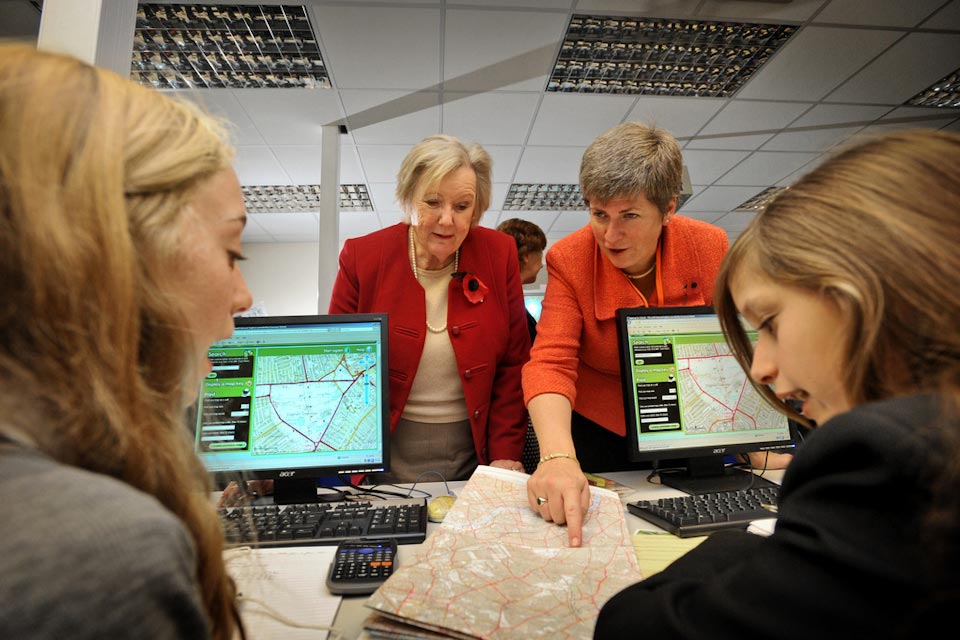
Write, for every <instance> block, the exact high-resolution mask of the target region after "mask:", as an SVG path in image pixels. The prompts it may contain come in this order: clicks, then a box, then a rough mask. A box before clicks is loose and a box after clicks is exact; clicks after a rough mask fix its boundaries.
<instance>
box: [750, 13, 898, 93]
mask: <svg viewBox="0 0 960 640" xmlns="http://www.w3.org/2000/svg"><path fill="white" fill-rule="evenodd" d="M900 35H902V34H901V32H899V31H881V30H877V29H869V30H868V29H835V28H827V27H807V28H806V29H803V30H802V31H800V32H799V33H797V34H796V35H794V36H793V38H792V39H791V40H790V41H789V42H788V43H787V44H786V46H784V47H783V49H781V50H780V52H779V53H777V54H776V55H775V56H774V58H773V59H772V60H771V61H770V62H768V63H767V64H766V65H764V66H763V67H762V68H761V69H760V71H758V72H757V73H756V74H755V75H754V76H753V77H752V78H751V79H750V80H749V81H748V82H747V84H746V86H744V87H743V89H741V90H740V92H739V93H738V94H737V98H760V99H766V100H769V99H771V98H775V99H779V100H819V99H820V98H822V97H823V96H825V95H827V94H828V93H830V91H832V90H833V89H835V88H836V87H837V86H839V85H840V84H841V83H842V82H843V81H845V80H846V79H847V78H849V77H850V76H851V75H852V74H853V73H855V72H856V71H857V70H858V69H860V68H861V67H863V65H865V64H867V62H869V61H870V60H872V59H873V58H874V57H875V56H877V55H878V54H879V53H880V52H881V51H883V50H884V49H886V48H887V47H889V46H890V45H891V44H893V42H894V41H895V40H896V39H897V38H898V37H899V36H900Z"/></svg>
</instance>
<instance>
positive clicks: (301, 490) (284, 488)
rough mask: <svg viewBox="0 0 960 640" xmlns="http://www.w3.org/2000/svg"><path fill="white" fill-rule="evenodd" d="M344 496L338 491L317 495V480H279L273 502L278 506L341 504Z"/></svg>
mask: <svg viewBox="0 0 960 640" xmlns="http://www.w3.org/2000/svg"><path fill="white" fill-rule="evenodd" d="M324 489H327V488H326V487H324ZM343 495H344V494H343V492H342V491H338V490H336V489H330V490H325V491H324V492H323V493H317V479H316V478H278V479H277V480H275V481H274V483H273V501H274V502H275V503H276V504H298V503H304V502H339V501H341V500H343Z"/></svg>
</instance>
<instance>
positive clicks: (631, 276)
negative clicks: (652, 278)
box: [623, 260, 657, 280]
mask: <svg viewBox="0 0 960 640" xmlns="http://www.w3.org/2000/svg"><path fill="white" fill-rule="evenodd" d="M656 268H657V261H656V260H654V261H653V264H652V265H650V268H649V269H647V270H646V271H644V272H643V273H638V274H636V275H634V274H631V273H627V272H626V271H624V272H623V275H625V276H627V277H628V278H630V279H631V280H639V279H640V278H646V277H647V276H648V275H650V274H651V273H653V270H654V269H656Z"/></svg>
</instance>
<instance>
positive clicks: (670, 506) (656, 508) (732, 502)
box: [627, 487, 780, 538]
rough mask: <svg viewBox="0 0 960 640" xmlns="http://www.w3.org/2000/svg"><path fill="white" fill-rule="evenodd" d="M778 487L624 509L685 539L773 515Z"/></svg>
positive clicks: (643, 503)
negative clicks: (772, 509)
mask: <svg viewBox="0 0 960 640" xmlns="http://www.w3.org/2000/svg"><path fill="white" fill-rule="evenodd" d="M779 497H780V490H779V487H755V488H752V489H739V490H735V491H723V492H719V493H708V494H702V495H696V496H684V497H682V498H661V499H660V500H653V501H651V500H638V501H636V502H628V503H627V510H628V511H629V512H630V513H632V514H634V515H635V516H638V517H640V518H643V519H644V520H646V521H647V522H650V523H652V524H655V525H657V526H658V527H660V528H661V529H664V530H666V531H669V532H670V533H672V534H674V535H676V536H680V537H681V538H687V537H691V536H705V535H709V534H711V533H713V532H715V531H720V530H722V529H746V528H747V526H748V525H749V524H750V522H752V521H753V520H759V519H761V518H771V517H775V516H776V514H775V512H773V511H771V508H775V507H773V506H774V505H776V504H777V502H778V499H779Z"/></svg>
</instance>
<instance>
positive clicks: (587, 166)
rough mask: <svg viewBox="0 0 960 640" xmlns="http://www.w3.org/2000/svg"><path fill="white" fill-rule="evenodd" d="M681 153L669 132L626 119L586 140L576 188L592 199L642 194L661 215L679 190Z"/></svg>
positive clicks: (681, 164)
mask: <svg viewBox="0 0 960 640" xmlns="http://www.w3.org/2000/svg"><path fill="white" fill-rule="evenodd" d="M682 182H683V156H682V155H681V153H680V145H679V144H678V143H677V140H676V138H674V137H673V136H672V135H671V134H670V133H669V132H667V131H665V130H663V129H658V128H656V127H651V126H648V125H645V124H641V123H639V122H625V123H623V124H621V125H618V126H616V127H614V128H612V129H610V130H609V131H607V132H605V133H603V134H601V135H600V136H599V137H598V138H597V139H596V140H594V141H593V142H591V143H590V146H589V147H587V150H586V151H585V152H584V154H583V159H582V160H581V161H580V192H581V193H582V194H583V199H584V201H585V202H586V203H587V205H588V206H589V204H590V201H591V200H596V201H598V202H609V201H610V200H612V199H614V198H618V197H628V198H632V197H637V196H644V197H645V198H647V199H648V200H649V201H650V202H652V203H653V204H655V205H656V206H657V209H659V210H660V213H662V214H665V213H666V212H667V210H668V209H669V208H670V202H671V201H672V200H674V199H675V198H676V197H677V196H678V195H679V194H680V187H681V184H682Z"/></svg>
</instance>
